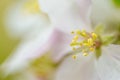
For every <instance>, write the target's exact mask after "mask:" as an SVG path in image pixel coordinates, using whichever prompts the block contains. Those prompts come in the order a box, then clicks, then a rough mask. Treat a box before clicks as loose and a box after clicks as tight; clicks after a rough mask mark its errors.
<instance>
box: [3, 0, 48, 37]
mask: <svg viewBox="0 0 120 80" xmlns="http://www.w3.org/2000/svg"><path fill="white" fill-rule="evenodd" d="M28 2H29V0H28ZM25 3H27V1H24V0H21V1H18V2H16V3H15V4H14V5H12V6H11V7H9V8H8V10H7V11H6V19H5V25H6V26H7V27H6V28H7V30H8V32H9V34H10V35H11V36H13V37H14V36H15V37H16V36H23V35H26V34H27V33H29V32H31V30H33V29H34V28H43V27H45V26H46V25H48V24H50V22H49V19H48V16H46V15H44V14H39V13H35V14H32V13H27V14H26V13H25V12H24V10H23V9H24V5H25Z"/></svg>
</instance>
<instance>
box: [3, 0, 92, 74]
mask: <svg viewBox="0 0 120 80" xmlns="http://www.w3.org/2000/svg"><path fill="white" fill-rule="evenodd" d="M32 1H33V0H32ZM39 2H40V5H39V7H40V8H39V9H40V10H39V9H38V6H37V3H36V0H35V2H34V1H33V2H31V0H30V2H29V0H28V1H20V3H16V4H15V5H14V6H13V7H12V8H10V9H9V10H10V11H8V17H7V22H8V25H9V26H8V27H9V29H10V30H11V33H12V35H15V36H20V37H22V41H21V43H20V45H19V46H18V47H17V49H16V50H15V51H14V52H13V55H11V56H10V58H9V59H8V60H6V63H4V64H3V67H4V68H5V69H6V71H7V73H11V72H13V71H16V70H22V69H23V68H24V67H27V66H28V64H29V62H31V60H32V59H35V58H37V57H40V56H42V55H43V54H44V53H47V52H50V53H52V54H51V56H52V59H53V60H54V62H58V61H59V60H60V59H61V58H62V57H63V56H64V55H66V54H67V53H68V52H69V51H71V48H70V46H69V43H70V41H71V35H69V34H68V32H69V31H70V30H72V29H76V28H80V29H88V30H89V29H90V28H89V27H88V28H87V27H86V26H85V25H83V23H82V22H83V21H86V22H88V23H89V21H87V19H86V18H87V17H86V18H82V16H80V15H84V14H85V13H86V6H84V5H81V6H80V5H79V4H78V1H74V0H73V1H72V0H71V1H68V0H64V1H63V0H62V1H59V2H58V1H55V0H53V1H48V2H49V5H47V4H48V3H47V1H45V2H44V1H42V0H41V1H39ZM55 3H56V4H55ZM62 3H64V5H63V4H62ZM83 3H84V4H85V3H86V1H85V2H84V1H83ZM33 4H34V5H33ZM87 4H88V5H89V2H87ZM87 4H86V5H87ZM26 5H27V7H26ZM45 5H46V9H44V7H45ZM52 5H53V6H52ZM63 6H64V7H63ZM55 7H56V8H57V9H58V10H59V11H58V10H57V9H56V8H55ZM61 7H63V8H61ZM82 7H83V8H84V11H83V12H82V10H80V8H82ZM52 8H53V9H52ZM31 10H32V11H31ZM45 10H49V11H50V13H49V12H47V11H45ZM85 15H87V14H85ZM69 29H70V30H69ZM8 67H9V68H8Z"/></svg>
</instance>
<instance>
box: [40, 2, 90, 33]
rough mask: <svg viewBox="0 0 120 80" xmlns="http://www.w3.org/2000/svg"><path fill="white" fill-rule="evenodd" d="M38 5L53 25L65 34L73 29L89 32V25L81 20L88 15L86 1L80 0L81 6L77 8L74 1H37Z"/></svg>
mask: <svg viewBox="0 0 120 80" xmlns="http://www.w3.org/2000/svg"><path fill="white" fill-rule="evenodd" d="M39 3H40V7H41V9H42V10H43V11H44V12H46V13H47V14H48V16H50V19H51V21H52V22H53V24H54V25H55V26H56V27H58V28H59V29H61V30H63V31H65V32H71V31H72V30H74V29H86V30H90V27H89V26H90V25H89V24H88V23H87V22H86V21H85V20H84V19H85V18H83V17H86V15H87V13H88V8H89V6H88V5H87V4H88V2H87V1H83V0H81V5H82V6H79V5H80V4H78V1H76V0H39ZM85 5H86V6H85ZM87 6H88V7H87ZM80 7H81V8H80ZM85 7H87V11H86V8H85ZM84 15H85V16H84Z"/></svg>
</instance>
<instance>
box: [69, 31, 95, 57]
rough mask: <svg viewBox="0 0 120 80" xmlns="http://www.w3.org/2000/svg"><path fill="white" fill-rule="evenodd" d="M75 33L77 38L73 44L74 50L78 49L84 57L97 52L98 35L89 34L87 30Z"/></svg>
mask: <svg viewBox="0 0 120 80" xmlns="http://www.w3.org/2000/svg"><path fill="white" fill-rule="evenodd" d="M74 33H75V36H74V38H73V40H72V43H71V46H72V48H73V50H76V48H77V49H80V51H82V53H83V55H84V56H88V55H89V52H93V51H94V50H95V46H96V45H97V44H96V39H97V34H95V33H88V32H86V31H85V30H82V31H80V30H76V31H75V32H74ZM79 39H81V40H82V41H81V40H79Z"/></svg>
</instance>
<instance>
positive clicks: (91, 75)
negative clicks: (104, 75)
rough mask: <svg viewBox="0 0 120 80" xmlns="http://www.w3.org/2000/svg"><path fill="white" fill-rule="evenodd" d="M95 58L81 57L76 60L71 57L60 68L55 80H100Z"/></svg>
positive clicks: (90, 56)
mask: <svg viewBox="0 0 120 80" xmlns="http://www.w3.org/2000/svg"><path fill="white" fill-rule="evenodd" d="M94 60H95V59H94V57H93V56H92V55H89V56H88V57H84V56H82V55H80V56H79V57H77V59H76V60H74V59H72V58H71V56H70V57H68V58H67V59H65V60H64V61H63V63H62V64H61V65H60V67H59V68H58V69H59V70H58V71H57V73H56V77H55V80H100V79H99V78H98V76H97V74H96V71H95V66H94Z"/></svg>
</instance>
